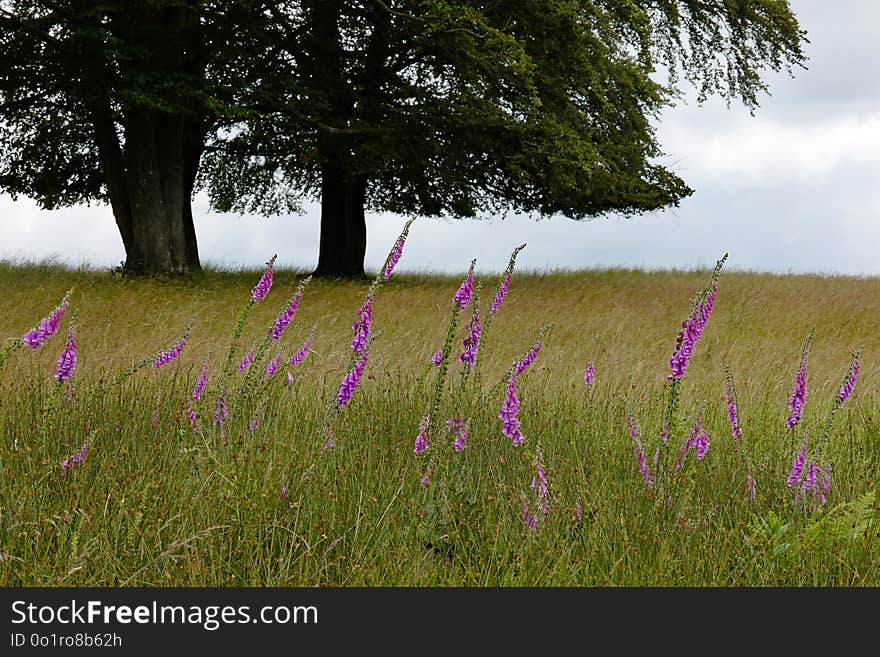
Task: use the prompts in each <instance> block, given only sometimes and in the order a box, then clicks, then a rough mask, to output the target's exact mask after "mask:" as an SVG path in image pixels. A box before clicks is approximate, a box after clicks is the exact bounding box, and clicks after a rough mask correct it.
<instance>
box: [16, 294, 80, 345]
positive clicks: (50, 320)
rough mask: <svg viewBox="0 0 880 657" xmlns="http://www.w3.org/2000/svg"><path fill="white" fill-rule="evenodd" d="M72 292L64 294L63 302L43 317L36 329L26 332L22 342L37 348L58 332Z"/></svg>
mask: <svg viewBox="0 0 880 657" xmlns="http://www.w3.org/2000/svg"><path fill="white" fill-rule="evenodd" d="M71 292H72V290H71V291H68V292H67V294H65V295H64V298H63V299H62V300H61V303H60V304H58V306H57V307H56V308H55V309H54V310H53V311H52V312H51V313H49V314H48V315H47V316H46V317H44V318H43V319H41V320H40V323H39V324H38V325H37V327H36V328H35V329H33V330H31V331H28V332H27V333H25V334H24V336H23V337H22V338H21V341H22V343H24V344H26V345H27V346H28V347H30V348H31V349H36V348H37V347H40V346H42V345H44V344H45V343H46V341H47V340H48V339H49V338H51V337H52V336H53V335H55V333H57V332H58V327H59V326H61V319H62V318H63V317H64V313H65V312H67V308H68V306H69V298H70V294H71Z"/></svg>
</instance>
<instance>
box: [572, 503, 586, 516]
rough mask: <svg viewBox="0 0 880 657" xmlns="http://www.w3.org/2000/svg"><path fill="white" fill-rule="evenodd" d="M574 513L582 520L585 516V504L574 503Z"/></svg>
mask: <svg viewBox="0 0 880 657" xmlns="http://www.w3.org/2000/svg"><path fill="white" fill-rule="evenodd" d="M574 514H575V516H576V517H577V519H578V521H580V520H581V519H582V518H583V517H584V505H583V504H581V503H580V502H578V503H577V504H575V505H574Z"/></svg>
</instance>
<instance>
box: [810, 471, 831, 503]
mask: <svg viewBox="0 0 880 657" xmlns="http://www.w3.org/2000/svg"><path fill="white" fill-rule="evenodd" d="M830 492H831V468H825V472H824V475H823V476H822V481H821V483H820V484H819V487H818V488H817V489H816V490H815V491H814V495H813V498H814V499H816V500H817V501H818V503H819V505H824V504H825V502H826V501H827V500H826V496H827V495H828V494H829V493H830Z"/></svg>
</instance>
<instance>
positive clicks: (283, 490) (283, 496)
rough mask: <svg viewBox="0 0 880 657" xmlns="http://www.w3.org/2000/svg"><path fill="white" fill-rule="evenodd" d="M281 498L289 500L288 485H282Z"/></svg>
mask: <svg viewBox="0 0 880 657" xmlns="http://www.w3.org/2000/svg"><path fill="white" fill-rule="evenodd" d="M281 497H282V498H284V499H285V500H286V499H287V484H281Z"/></svg>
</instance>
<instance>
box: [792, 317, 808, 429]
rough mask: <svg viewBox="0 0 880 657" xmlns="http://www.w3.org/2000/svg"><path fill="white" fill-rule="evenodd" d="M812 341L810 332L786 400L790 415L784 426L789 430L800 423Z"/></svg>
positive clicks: (805, 399)
mask: <svg viewBox="0 0 880 657" xmlns="http://www.w3.org/2000/svg"><path fill="white" fill-rule="evenodd" d="M812 339H813V331H812V330H811V331H810V332H809V333H808V334H807V337H806V339H805V340H804V348H803V351H802V352H801V366H800V369H799V370H798V373H797V376H795V381H794V388H793V389H792V391H791V396H790V397H789V398H788V410H789V411H790V413H789V415H788V419H787V420H786V421H785V424H786V426H788V428H789V429H790V428H792V427H793V426H794V425H796V424H797V423H798V422H800V421H801V417H802V416H803V413H804V404H806V401H807V360H808V358H809V355H810V341H811V340H812Z"/></svg>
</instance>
